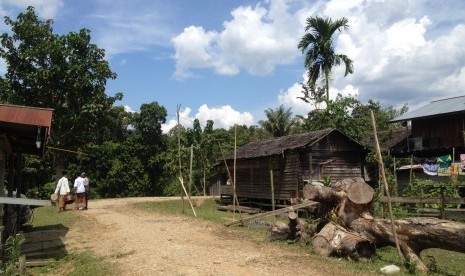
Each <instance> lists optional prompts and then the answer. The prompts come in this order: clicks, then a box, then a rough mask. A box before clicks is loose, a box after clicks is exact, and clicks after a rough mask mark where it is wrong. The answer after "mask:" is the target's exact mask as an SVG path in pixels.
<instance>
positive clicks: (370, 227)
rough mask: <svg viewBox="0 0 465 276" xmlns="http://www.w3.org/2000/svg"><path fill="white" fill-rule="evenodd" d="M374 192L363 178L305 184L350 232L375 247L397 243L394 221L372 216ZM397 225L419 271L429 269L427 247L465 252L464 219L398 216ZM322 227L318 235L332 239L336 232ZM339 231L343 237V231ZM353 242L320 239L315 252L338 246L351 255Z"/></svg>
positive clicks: (310, 195)
mask: <svg viewBox="0 0 465 276" xmlns="http://www.w3.org/2000/svg"><path fill="white" fill-rule="evenodd" d="M373 195H374V191H373V189H372V188H371V187H370V186H369V185H368V184H366V183H365V182H364V181H363V179H361V178H360V179H346V180H343V181H339V182H337V183H335V184H334V185H333V186H331V187H324V186H313V185H306V186H305V187H304V197H305V198H306V199H309V200H313V201H317V202H320V203H321V204H323V205H328V206H330V207H331V208H332V211H331V212H332V213H333V216H334V217H335V222H336V223H337V224H339V226H341V227H343V228H342V229H347V230H348V232H349V233H354V234H355V235H356V236H358V237H360V238H362V239H366V240H368V241H370V242H371V243H372V244H374V245H375V246H376V247H382V246H387V245H391V246H394V245H395V241H394V234H393V232H392V227H391V221H390V220H387V219H377V218H374V217H373V216H372V212H371V210H372V201H373ZM394 226H395V227H394V228H395V229H396V233H397V236H398V239H399V244H400V248H401V251H402V254H403V255H404V257H405V258H406V259H407V260H409V261H411V262H413V263H415V264H416V268H417V269H418V270H420V271H427V270H428V268H427V267H426V265H425V264H424V263H423V261H422V260H421V257H420V253H421V251H422V250H424V249H427V248H441V249H445V250H451V251H457V252H463V253H465V224H464V223H459V222H453V221H447V220H440V219H436V218H408V219H399V220H395V221H394ZM323 230H324V228H323ZM323 230H322V231H320V233H319V234H318V235H320V236H322V237H324V238H325V239H326V240H327V242H331V241H333V240H334V239H332V236H334V235H331V234H328V233H327V232H329V233H332V232H331V231H329V230H327V229H326V230H325V231H323ZM332 231H333V232H335V231H336V230H332ZM336 232H337V231H336ZM318 235H317V236H318ZM337 235H340V237H341V238H342V234H341V233H339V234H336V236H337ZM314 240H315V239H314ZM314 243H315V241H314ZM353 243H354V242H352V243H351V242H349V243H347V244H345V245H344V246H343V247H342V248H338V246H331V247H330V248H329V249H325V246H326V247H328V245H324V242H322V241H321V240H318V239H317V246H319V247H321V248H322V249H317V251H316V252H317V253H319V252H320V251H321V254H322V255H328V252H330V253H329V254H332V252H334V250H339V251H340V252H345V253H346V254H348V256H350V254H351V252H353V250H352V249H351V248H353V245H352V244H353ZM355 244H356V243H355ZM318 250H319V251H318Z"/></svg>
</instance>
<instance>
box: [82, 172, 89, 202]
mask: <svg viewBox="0 0 465 276" xmlns="http://www.w3.org/2000/svg"><path fill="white" fill-rule="evenodd" d="M81 177H83V178H84V187H85V189H86V207H84V210H87V207H88V206H89V204H88V200H89V197H90V186H89V178H87V176H86V173H84V172H83V173H81Z"/></svg>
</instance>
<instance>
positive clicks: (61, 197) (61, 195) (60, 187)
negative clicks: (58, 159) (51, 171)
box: [55, 171, 69, 212]
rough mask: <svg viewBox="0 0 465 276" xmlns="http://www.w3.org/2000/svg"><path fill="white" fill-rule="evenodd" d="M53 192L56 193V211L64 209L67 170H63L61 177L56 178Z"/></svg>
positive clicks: (66, 192) (66, 191) (66, 190)
mask: <svg viewBox="0 0 465 276" xmlns="http://www.w3.org/2000/svg"><path fill="white" fill-rule="evenodd" d="M55 194H57V195H58V208H59V209H58V212H61V211H66V200H65V196H66V195H68V194H69V183H68V172H67V171H63V177H62V178H60V180H58V183H57V187H56V188H55Z"/></svg>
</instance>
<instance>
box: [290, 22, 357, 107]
mask: <svg viewBox="0 0 465 276" xmlns="http://www.w3.org/2000/svg"><path fill="white" fill-rule="evenodd" d="M348 22H349V21H348V20H347V19H346V18H345V17H343V18H341V19H338V20H336V21H334V22H333V21H332V19H331V18H322V17H319V16H315V17H309V18H307V26H306V27H305V35H304V36H303V37H302V39H301V40H300V42H299V45H298V46H297V47H298V48H299V50H301V51H302V54H303V53H304V52H305V51H306V50H307V53H306V55H305V62H304V63H305V68H307V70H308V84H309V86H311V87H313V86H314V85H315V83H316V81H317V80H318V78H319V77H320V76H322V77H323V79H324V84H325V87H324V88H325V90H326V99H327V100H328V99H329V78H330V73H331V69H332V68H333V66H334V65H340V64H341V63H344V65H345V69H346V71H345V74H344V76H347V75H348V74H349V73H350V74H352V73H353V72H354V67H353V65H352V60H351V59H349V58H348V57H347V56H346V55H341V54H336V53H334V42H333V38H332V36H333V35H334V33H335V32H336V31H342V30H347V29H348V28H349V25H348V24H347V23H348Z"/></svg>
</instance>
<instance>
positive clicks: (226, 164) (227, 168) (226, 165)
mask: <svg viewBox="0 0 465 276" xmlns="http://www.w3.org/2000/svg"><path fill="white" fill-rule="evenodd" d="M218 147H219V148H220V151H221V156H223V161H224V166H225V167H226V171H227V172H228V177H229V179H231V181H233V180H232V177H231V172H230V171H229V167H228V162H226V157H225V156H224V153H223V149H222V148H221V145H220V143H219V142H218ZM233 182H234V181H233ZM231 184H232V185H233V183H231ZM220 187H221V186H220ZM234 194H236V191H234ZM234 199H236V202H237V206H239V201H238V200H237V196H234V195H233V200H234ZM239 217H240V220H241V221H242V212H241V208H239Z"/></svg>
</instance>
